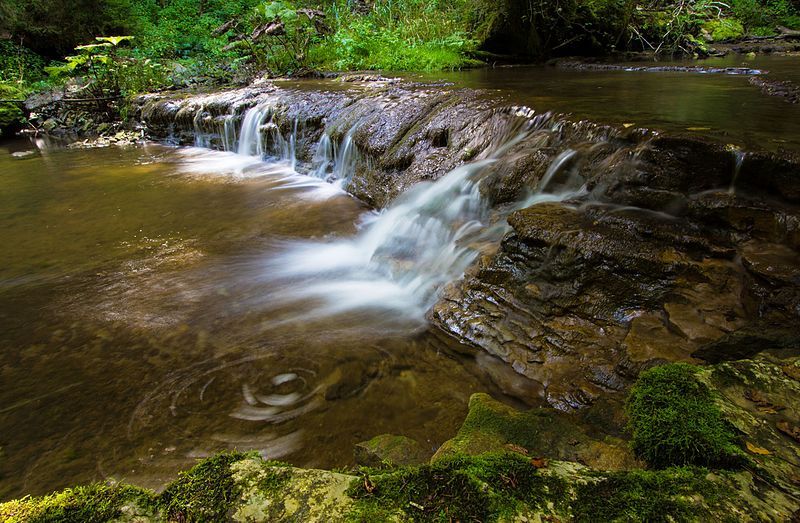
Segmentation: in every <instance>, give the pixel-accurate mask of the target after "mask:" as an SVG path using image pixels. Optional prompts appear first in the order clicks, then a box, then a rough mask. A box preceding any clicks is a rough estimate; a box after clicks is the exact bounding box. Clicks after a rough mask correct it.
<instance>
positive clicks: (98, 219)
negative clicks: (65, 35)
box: [0, 57, 800, 499]
mask: <svg viewBox="0 0 800 523" xmlns="http://www.w3.org/2000/svg"><path fill="white" fill-rule="evenodd" d="M741 59H742V58H741V57H739V58H729V59H725V60H724V61H717V62H711V61H708V62H703V63H701V65H709V66H738V65H741V64H740V63H738V62H736V60H741ZM787 60H788V61H787ZM791 60H796V58H793V57H788V58H787V57H768V58H763V59H761V58H760V59H758V60H757V61H756V62H748V63H747V66H748V67H756V68H764V69H771V70H772V71H773V72H772V73H770V74H776V75H784V76H780V78H787V79H789V78H790V77H791V75H792V74H794V73H793V72H794V71H795V69H794V68H793V64H794V62H792V61H791ZM691 65H694V64H691ZM414 78H415V79H418V80H422V81H424V82H427V83H434V82H440V81H444V82H448V83H447V84H446V85H442V86H441V88H443V89H447V88H455V87H475V88H481V89H486V91H485V92H484V94H483V96H488V97H491V98H493V99H495V100H499V101H501V102H502V103H510V104H524V105H529V106H531V107H534V108H536V109H537V110H539V111H541V110H554V111H559V112H564V113H569V114H571V115H573V116H574V117H576V118H591V119H593V120H596V121H600V122H608V123H615V124H620V125H622V124H631V125H635V126H644V127H652V128H656V129H662V130H677V131H686V132H692V133H700V134H705V135H711V136H714V137H716V138H718V139H721V140H724V141H726V142H732V143H738V144H741V145H743V146H745V147H757V148H767V149H775V148H788V149H798V150H800V114H798V112H797V111H798V110H799V109H798V108H797V107H796V106H791V105H789V104H787V103H785V102H784V101H783V100H781V99H778V98H773V97H766V96H764V95H762V94H761V93H760V92H759V91H758V89H756V88H755V87H753V86H751V85H750V84H748V82H747V78H746V77H744V76H726V75H701V74H690V73H651V72H625V71H607V72H592V71H588V72H587V71H568V70H557V69H553V68H545V67H529V68H505V69H496V70H489V69H486V70H475V71H467V72H461V73H446V74H436V75H422V76H420V75H415V76H414ZM298 87H301V88H306V89H319V88H323V89H327V88H337V89H339V88H343V87H342V86H341V84H340V83H334V82H304V83H302V84H300V85H298ZM256 127H257V126H256ZM690 129H691V130H690ZM39 146H40V147H38V148H37V147H34V146H33V144H31V143H29V142H27V141H12V142H5V143H2V144H0V242H2V245H3V246H4V248H3V249H2V251H0V499H8V498H11V497H15V496H19V495H23V494H41V493H45V492H49V491H52V490H54V489H58V488H62V487H65V486H67V485H72V484H76V483H83V482H88V481H93V480H99V479H103V478H106V477H115V478H124V479H125V480H127V481H131V482H136V483H138V484H142V485H147V486H153V487H159V486H161V485H163V484H164V483H165V482H167V481H169V480H171V479H172V478H173V477H174V474H175V472H176V471H178V470H182V469H186V468H187V467H189V466H190V465H191V464H192V463H193V462H194V459H195V458H197V457H201V456H205V455H208V454H210V453H213V452H215V451H219V450H223V449H232V448H237V449H239V450H258V451H260V452H262V454H264V455H265V456H267V457H268V458H272V459H281V460H285V461H289V462H291V463H293V464H296V465H299V466H314V467H341V466H347V465H350V464H352V462H353V457H352V449H353V445H354V444H355V443H357V442H359V441H363V440H365V439H368V438H370V437H373V436H375V435H378V434H382V433H397V434H405V435H408V436H410V437H413V438H415V439H417V440H418V441H420V442H421V443H422V444H423V445H425V446H426V447H428V448H429V450H431V451H432V450H433V449H435V448H437V447H438V446H439V445H440V444H441V443H442V442H443V441H444V440H445V439H447V438H449V437H451V436H452V435H453V434H454V432H455V430H456V429H457V427H458V426H459V425H460V423H461V421H462V420H463V417H464V414H465V413H466V403H467V400H468V398H469V395H470V394H471V393H473V392H477V391H486V392H490V393H492V394H493V395H495V396H498V397H502V398H504V399H505V400H507V401H509V402H512V403H513V402H516V403H517V404H520V405H522V404H523V403H522V402H523V400H524V402H525V403H527V404H538V402H539V399H538V393H539V392H540V391H539V390H537V388H536V386H534V385H533V384H532V383H530V382H526V380H523V379H521V378H520V377H518V376H516V375H515V374H514V373H513V370H511V369H510V368H509V366H507V365H505V364H502V363H498V362H497V361H494V360H492V359H491V358H489V357H488V356H485V355H482V354H481V355H478V357H477V359H476V358H474V357H473V354H474V351H473V350H472V349H470V348H468V347H464V346H460V345H458V344H456V343H454V342H453V341H452V340H449V339H444V338H443V337H442V336H441V335H439V334H436V333H435V332H431V331H429V330H428V328H427V326H426V322H425V320H424V316H425V312H426V310H427V307H428V306H429V305H430V303H431V302H432V297H433V294H432V291H435V289H436V288H437V287H438V286H441V285H442V284H444V283H446V281H448V280H450V279H453V278H457V277H458V276H459V275H460V272H461V271H463V269H464V268H465V267H466V266H467V265H469V263H470V262H471V261H472V260H473V259H474V258H475V256H477V249H478V248H480V247H478V248H476V250H462V249H461V247H462V246H463V245H464V244H469V245H478V244H481V243H488V244H491V243H496V240H497V238H499V236H498V234H502V230H492V231H490V232H489V233H487V232H486V231H487V230H488V229H494V228H493V227H485V226H486V225H488V224H486V223H484V217H485V216H484V215H485V214H487V209H485V208H483V207H482V205H481V202H480V201H477V200H476V198H478V196H477V191H476V190H475V186H474V184H471V182H470V177H471V176H472V174H473V171H472V170H471V169H472V168H470V169H468V170H466V171H459V170H456V171H455V172H454V173H451V175H450V177H448V178H447V179H446V180H443V183H441V184H438V185H437V187H438V189H437V191H439V192H436V191H433V192H430V191H428V189H426V187H420V188H418V189H419V190H417V191H411V192H410V193H408V194H406V195H405V196H404V197H402V198H401V199H400V201H399V202H397V204H396V205H394V206H393V207H392V209H391V210H390V211H388V212H385V213H384V214H383V216H382V217H380V218H378V216H377V215H376V213H375V212H373V211H371V210H370V209H367V208H366V207H365V206H364V205H362V204H361V203H359V202H358V201H357V200H355V199H353V198H352V197H350V196H348V195H347V194H346V193H345V192H344V191H342V190H341V188H340V187H341V185H342V184H343V183H344V182H343V179H344V175H345V174H346V173H342V172H339V171H341V170H342V169H340V168H339V167H341V166H337V165H326V166H325V168H320V169H318V171H319V172H318V173H317V174H318V175H320V176H322V175H324V174H325V173H327V171H328V170H330V171H331V172H332V173H333V174H334V175H336V176H334V177H337V176H338V178H339V180H338V182H337V183H326V182H325V181H323V180H321V179H319V178H315V177H311V176H302V175H299V174H297V173H296V172H295V171H294V170H293V168H292V167H293V164H292V163H291V162H290V161H273V162H270V163H267V162H262V161H260V159H258V158H252V157H246V156H242V155H236V154H234V153H222V152H213V151H208V150H204V149H199V148H170V147H165V146H160V145H153V144H149V145H146V146H142V147H129V148H115V147H112V148H107V149H92V150H67V149H62V148H58V147H55V146H48V145H47V144H44V143H40V144H39ZM231 148H232V149H235V148H234V147H231ZM257 149H258V148H257V147H256V148H255V149H254V150H257ZM28 152H31V154H27V153H28ZM250 152H252V151H250ZM20 153H23V154H20ZM344 156H346V155H344V154H342V157H344ZM341 163H342V165H345V164H347V161H344V160H342V162H341ZM337 169H339V171H337ZM320 173H322V174H320ZM337 173H338V174H337ZM312 174H313V173H312ZM323 177H324V176H323ZM448 183H451V185H450V186H448V185H447V184H448ZM421 191H422V192H424V191H428V192H425V193H424V194H421ZM548 196H550V195H548ZM554 197H555V196H554ZM496 218H497V217H495V218H494V219H496ZM497 223H499V224H502V220H499V221H498V222H497ZM381 228H383V229H381ZM423 229H424V231H425V232H426V234H421V231H422V230H423ZM485 234H490V235H491V239H490V240H491V241H488V240H487V238H486V237H484V235H485ZM412 240H413V241H412ZM409 246H411V247H409ZM437 249H438V250H437ZM433 252H435V255H434V254H431V253H433ZM437 260H438V261H441V260H444V262H445V263H443V266H441V267H439V266H437V263H436V262H437ZM495 381H497V382H498V383H503V384H504V386H505V387H506V388H504V389H503V390H500V389H498V388H497V386H496V385H495V384H494V383H495Z"/></svg>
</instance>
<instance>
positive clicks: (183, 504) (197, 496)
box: [158, 452, 248, 522]
mask: <svg viewBox="0 0 800 523" xmlns="http://www.w3.org/2000/svg"><path fill="white" fill-rule="evenodd" d="M246 457H248V455H247V454H243V453H240V452H230V453H224V454H218V455H216V456H213V457H210V458H208V459H206V460H203V461H201V462H200V463H198V464H197V465H195V466H194V467H193V468H192V469H191V470H189V471H188V472H182V473H181V474H180V475H179V476H178V479H177V480H176V481H174V482H173V483H171V484H170V485H169V486H168V487H167V488H166V489H165V490H164V492H163V493H162V494H161V496H160V497H159V499H158V505H159V508H161V509H162V510H163V512H164V514H165V515H166V517H167V519H168V520H170V521H172V520H177V521H198V522H200V521H209V522H211V521H223V520H225V519H227V514H228V511H229V510H230V507H231V504H232V503H233V501H234V500H235V499H236V492H235V484H234V481H233V477H232V475H231V470H230V466H231V464H233V463H235V462H237V461H240V460H242V459H244V458H246Z"/></svg>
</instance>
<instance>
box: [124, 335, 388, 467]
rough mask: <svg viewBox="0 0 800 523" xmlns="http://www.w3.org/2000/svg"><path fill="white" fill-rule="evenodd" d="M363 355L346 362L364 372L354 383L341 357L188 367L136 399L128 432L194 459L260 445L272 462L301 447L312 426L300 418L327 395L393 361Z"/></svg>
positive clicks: (230, 360)
mask: <svg viewBox="0 0 800 523" xmlns="http://www.w3.org/2000/svg"><path fill="white" fill-rule="evenodd" d="M366 356H367V357H366V359H364V360H359V363H357V364H355V363H354V361H353V360H352V359H351V360H350V363H349V364H345V367H347V366H348V365H354V364H355V365H357V366H358V367H359V368H360V370H361V371H360V372H359V371H356V372H355V373H356V374H360V375H363V376H365V379H364V380H356V381H355V382H354V380H353V374H354V372H351V371H348V372H345V371H343V368H342V364H341V363H342V362H341V358H342V355H341V354H340V355H339V356H338V358H337V357H336V356H334V355H320V354H315V355H314V356H313V358H312V357H311V356H293V355H291V354H286V353H276V352H263V353H258V354H250V355H245V356H242V355H241V354H240V355H239V356H238V357H231V356H227V357H221V358H212V359H209V360H206V361H202V362H199V363H196V364H193V365H190V366H188V367H185V368H183V369H180V370H178V371H175V372H173V373H172V374H170V375H169V376H167V377H166V379H164V380H163V381H162V382H161V383H160V384H159V385H158V386H157V387H156V388H155V389H153V390H152V391H151V392H150V393H148V394H147V395H146V396H145V397H144V398H143V399H142V401H141V402H139V404H138V405H137V406H136V408H135V409H134V411H133V413H132V415H131V417H130V419H129V422H128V437H129V439H131V440H132V441H138V442H139V443H141V444H144V445H149V443H148V442H152V441H160V442H162V443H163V442H164V441H165V440H166V441H172V442H171V443H169V445H174V446H178V447H179V448H181V450H182V451H185V452H186V453H187V454H189V455H197V456H202V455H205V454H208V453H211V452H213V451H216V450H219V448H220V447H224V448H236V449H238V450H258V451H259V452H261V453H262V454H263V455H265V456H266V457H268V458H270V459H275V458H279V457H282V456H286V455H288V454H291V453H292V452H295V451H297V450H299V449H300V448H301V447H302V435H303V431H304V428H305V427H306V426H307V425H309V422H307V421H305V420H304V418H306V417H309V416H311V415H312V414H315V411H320V410H324V409H321V407H323V406H324V405H325V403H326V397H332V396H339V395H341V394H342V393H343V392H342V391H343V390H347V391H348V392H347V393H348V394H349V393H354V392H356V391H357V390H360V389H363V387H365V386H366V385H367V383H368V382H369V381H371V380H374V379H377V378H378V377H379V376H380V375H381V373H382V372H381V369H382V368H385V365H386V364H387V362H390V361H391V358H388V357H387V355H386V354H385V353H383V352H381V351H371V354H369V355H366ZM363 369H368V370H363ZM173 440H179V441H178V442H177V443H176V442H174V441H173ZM181 442H182V443H181Z"/></svg>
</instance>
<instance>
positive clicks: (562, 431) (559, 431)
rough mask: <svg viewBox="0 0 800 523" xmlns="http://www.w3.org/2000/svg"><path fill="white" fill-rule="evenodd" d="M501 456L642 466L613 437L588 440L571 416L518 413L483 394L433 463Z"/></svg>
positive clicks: (474, 398) (475, 398)
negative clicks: (463, 457)
mask: <svg viewBox="0 0 800 523" xmlns="http://www.w3.org/2000/svg"><path fill="white" fill-rule="evenodd" d="M501 451H506V452H507V451H513V452H518V453H522V454H526V455H529V456H531V457H536V458H545V459H553V460H562V461H575V462H579V463H582V464H584V465H588V466H590V467H594V468H598V469H604V470H613V469H625V468H632V467H636V466H637V465H638V463H637V461H636V460H635V459H634V457H633V454H632V453H631V451H630V449H629V448H628V446H627V444H626V442H624V441H622V440H621V439H619V438H614V437H611V436H604V437H593V436H589V435H588V434H587V433H586V432H585V431H584V430H583V429H582V428H581V427H580V425H579V424H577V423H576V419H575V418H574V417H572V416H570V415H569V414H564V413H563V412H559V411H557V410H555V409H545V408H540V409H532V410H529V411H518V410H516V409H514V408H512V407H510V406H508V405H505V404H503V403H501V402H499V401H497V400H495V399H493V398H492V397H490V396H489V395H488V394H481V393H479V394H473V395H472V397H471V398H470V401H469V414H467V418H466V420H464V424H463V425H462V426H461V429H459V431H458V434H456V436H455V437H454V438H453V439H451V440H448V441H446V442H445V443H444V444H443V445H442V446H441V448H439V450H438V451H437V452H436V454H435V455H434V457H433V459H432V461H433V462H437V461H441V460H443V459H447V458H449V457H452V456H460V455H471V456H477V455H480V454H484V453H487V452H501Z"/></svg>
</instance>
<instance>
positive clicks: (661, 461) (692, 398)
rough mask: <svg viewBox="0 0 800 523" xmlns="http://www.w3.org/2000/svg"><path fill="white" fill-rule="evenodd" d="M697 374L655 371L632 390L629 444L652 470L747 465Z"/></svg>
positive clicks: (669, 368)
mask: <svg viewBox="0 0 800 523" xmlns="http://www.w3.org/2000/svg"><path fill="white" fill-rule="evenodd" d="M697 371H698V368H697V367H694V366H692V365H687V364H684V363H673V364H669V365H663V366H661V367H655V368H653V369H650V370H648V371H645V372H643V373H642V374H641V375H640V376H639V379H638V380H637V382H636V384H635V385H634V387H633V389H632V390H631V393H630V396H629V397H628V401H627V405H626V410H627V413H628V417H629V429H630V430H631V432H632V434H633V438H632V441H631V445H632V447H633V450H634V452H635V453H636V454H637V456H639V457H640V458H642V459H644V460H645V461H646V462H647V463H648V464H650V465H651V466H653V467H656V468H665V467H670V466H682V465H701V466H717V467H736V466H739V465H741V464H743V463H744V460H745V455H744V453H743V451H742V450H741V449H740V448H739V447H738V446H737V437H736V435H735V434H734V429H733V427H732V426H731V425H730V424H729V423H728V422H727V421H726V420H725V419H724V418H723V417H722V414H721V412H720V410H719V408H718V407H717V406H716V405H715V404H714V401H713V397H712V395H711V391H709V390H708V388H707V387H706V385H705V384H703V383H701V382H700V381H699V380H698V379H697V377H696V373H697Z"/></svg>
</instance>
